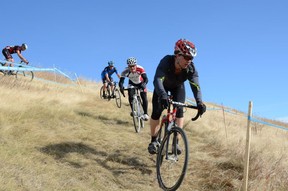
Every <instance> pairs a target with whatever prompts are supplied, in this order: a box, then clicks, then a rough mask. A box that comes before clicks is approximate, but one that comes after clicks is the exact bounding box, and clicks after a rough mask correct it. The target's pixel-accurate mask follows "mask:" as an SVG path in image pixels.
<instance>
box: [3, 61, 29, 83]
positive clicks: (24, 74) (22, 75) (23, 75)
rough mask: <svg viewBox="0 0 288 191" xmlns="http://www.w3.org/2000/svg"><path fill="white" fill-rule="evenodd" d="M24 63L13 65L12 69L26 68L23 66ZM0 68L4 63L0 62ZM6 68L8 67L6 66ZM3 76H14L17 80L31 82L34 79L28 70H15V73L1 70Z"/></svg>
mask: <svg viewBox="0 0 288 191" xmlns="http://www.w3.org/2000/svg"><path fill="white" fill-rule="evenodd" d="M23 63H24V62H23V61H21V62H20V63H19V64H18V63H14V65H15V66H14V67H19V68H27V66H26V65H24V64H23ZM0 64H1V66H4V65H5V63H2V62H0ZM5 67H6V66H5ZM7 67H8V66H7ZM1 72H2V73H3V75H4V76H15V77H16V78H17V79H27V80H29V81H32V80H33V79H34V73H33V72H32V71H31V70H29V69H27V70H26V69H23V70H17V71H16V73H14V72H12V71H11V70H10V69H9V70H8V69H7V70H6V69H5V70H2V71H1Z"/></svg>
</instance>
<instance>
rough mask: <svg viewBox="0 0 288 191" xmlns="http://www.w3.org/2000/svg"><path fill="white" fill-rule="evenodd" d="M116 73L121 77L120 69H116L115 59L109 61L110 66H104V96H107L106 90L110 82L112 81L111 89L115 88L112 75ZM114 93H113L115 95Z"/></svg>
mask: <svg viewBox="0 0 288 191" xmlns="http://www.w3.org/2000/svg"><path fill="white" fill-rule="evenodd" d="M114 73H116V75H117V76H118V78H119V79H120V77H121V76H120V75H119V74H118V71H117V69H116V67H114V62H113V61H109V62H108V66H106V67H105V68H104V70H103V71H102V72H101V78H102V82H103V87H104V88H103V91H104V92H103V98H104V99H105V98H107V96H106V90H107V85H108V83H110V85H111V90H113V89H114V84H113V83H112V82H113V78H112V75H113V74H114ZM113 96H114V95H112V97H113Z"/></svg>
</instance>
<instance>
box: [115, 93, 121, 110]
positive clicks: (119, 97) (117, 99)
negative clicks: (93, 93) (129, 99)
mask: <svg viewBox="0 0 288 191" xmlns="http://www.w3.org/2000/svg"><path fill="white" fill-rule="evenodd" d="M114 95H115V101H116V105H117V107H118V108H121V95H120V91H119V90H118V89H117V88H116V89H115V90H114Z"/></svg>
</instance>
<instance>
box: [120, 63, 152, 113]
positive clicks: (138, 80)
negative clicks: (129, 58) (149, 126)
mask: <svg viewBox="0 0 288 191" xmlns="http://www.w3.org/2000/svg"><path fill="white" fill-rule="evenodd" d="M126 77H127V78H129V82H128V87H130V86H131V85H132V86H135V87H138V88H141V84H142V83H145V84H147V83H148V78H147V75H146V72H145V70H144V68H143V67H142V66H140V65H136V71H135V72H131V71H130V69H129V67H127V68H125V70H124V71H123V72H122V73H121V78H120V81H119V87H120V88H121V89H122V88H123V83H124V79H125V78H126ZM134 91H135V90H134V89H128V100H129V103H130V106H131V108H132V101H133V95H134ZM140 96H141V99H142V106H143V111H144V113H145V114H147V112H148V99H147V88H145V89H144V90H142V89H140Z"/></svg>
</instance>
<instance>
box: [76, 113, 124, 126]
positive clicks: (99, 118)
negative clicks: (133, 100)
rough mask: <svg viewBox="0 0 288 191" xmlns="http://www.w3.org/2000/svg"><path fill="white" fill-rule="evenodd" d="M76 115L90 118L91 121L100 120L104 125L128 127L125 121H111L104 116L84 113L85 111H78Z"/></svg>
mask: <svg viewBox="0 0 288 191" xmlns="http://www.w3.org/2000/svg"><path fill="white" fill-rule="evenodd" d="M77 114H78V115H80V116H83V117H90V118H92V119H95V120H100V121H102V122H103V123H104V124H114V125H115V124H116V125H128V124H129V122H127V121H123V120H121V119H111V118H108V117H106V116H103V115H96V116H95V115H93V114H91V113H88V112H85V111H78V112H77Z"/></svg>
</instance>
